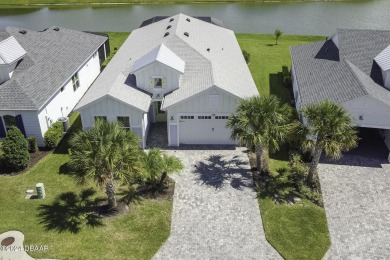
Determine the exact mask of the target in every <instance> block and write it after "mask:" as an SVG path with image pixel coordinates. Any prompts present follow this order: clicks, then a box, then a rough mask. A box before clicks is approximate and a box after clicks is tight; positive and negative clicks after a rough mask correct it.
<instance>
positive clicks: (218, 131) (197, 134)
mask: <svg viewBox="0 0 390 260" xmlns="http://www.w3.org/2000/svg"><path fill="white" fill-rule="evenodd" d="M237 101H238V98H237V97H235V96H233V95H231V94H229V93H227V92H225V91H223V90H221V89H219V88H216V87H214V88H212V89H209V90H206V91H205V92H202V93H201V94H199V95H197V96H194V97H193V98H190V99H188V100H185V101H183V102H181V103H179V104H177V105H175V106H172V107H169V108H168V109H167V113H168V122H169V124H178V128H175V129H173V128H171V127H169V128H168V136H169V137H170V138H169V145H170V146H174V145H175V144H176V143H177V140H175V138H172V134H176V132H175V133H170V131H171V130H175V131H177V130H178V132H179V133H178V135H179V140H178V142H179V143H184V142H183V140H185V142H186V143H189V144H190V143H192V144H234V142H233V141H231V140H230V131H229V130H228V129H226V127H225V124H226V120H223V119H215V115H217V116H230V115H231V114H232V113H234V112H235V111H236V109H237ZM181 115H191V116H194V117H196V119H192V120H193V121H192V120H181V119H180V116H181ZM199 115H207V116H211V118H212V119H209V120H210V121H208V120H198V119H197V116H199ZM183 131H186V133H183ZM180 138H182V139H183V140H180Z"/></svg>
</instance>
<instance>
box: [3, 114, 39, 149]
mask: <svg viewBox="0 0 390 260" xmlns="http://www.w3.org/2000/svg"><path fill="white" fill-rule="evenodd" d="M5 115H11V116H16V115H22V120H23V125H24V129H25V131H26V135H27V137H29V136H35V137H36V138H37V141H38V145H39V146H44V142H43V135H42V132H41V128H40V126H39V121H38V117H37V112H36V111H0V117H3V116H5ZM1 119H2V118H0V120H1ZM3 125H4V122H3Z"/></svg>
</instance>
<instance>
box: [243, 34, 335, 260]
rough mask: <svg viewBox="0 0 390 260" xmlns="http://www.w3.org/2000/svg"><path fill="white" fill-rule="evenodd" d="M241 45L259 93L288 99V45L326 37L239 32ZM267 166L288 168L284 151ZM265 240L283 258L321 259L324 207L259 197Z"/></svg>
mask: <svg viewBox="0 0 390 260" xmlns="http://www.w3.org/2000/svg"><path fill="white" fill-rule="evenodd" d="M237 38H238V42H239V44H240V46H241V48H242V49H245V50H246V51H248V52H249V53H250V54H251V61H250V64H249V69H250V70H251V72H252V76H253V78H254V80H255V82H256V85H257V88H258V90H259V92H260V94H261V95H269V94H273V95H276V96H278V97H279V98H281V99H282V100H283V101H285V102H288V101H289V100H290V94H289V90H288V89H287V88H286V87H284V86H283V85H282V75H281V71H282V65H288V66H289V68H291V58H290V52H289V46H292V45H297V44H301V43H309V42H312V41H319V40H323V39H325V37H317V36H292V35H283V36H282V37H281V38H280V39H279V41H278V45H274V43H275V40H274V39H275V37H274V36H273V35H249V34H238V35H237ZM270 168H271V171H272V174H273V176H275V178H276V179H278V177H279V178H281V176H279V173H278V172H283V171H286V170H288V156H287V151H281V152H280V153H278V154H276V155H271V160H270ZM259 206H260V209H261V215H262V219H263V224H264V229H265V234H266V237H267V240H268V241H269V242H270V243H271V245H272V246H274V247H275V249H276V250H277V251H278V252H279V253H280V254H281V255H282V256H283V257H284V258H285V259H299V260H301V259H302V260H303V259H321V258H322V257H323V256H324V254H325V253H326V251H327V250H328V248H329V246H330V238H329V231H328V225H327V221H326V215H325V210H324V209H323V208H320V207H318V206H316V205H315V204H313V203H311V202H310V201H307V200H303V201H302V204H299V205H298V204H295V205H293V206H289V205H287V204H281V205H276V204H275V203H274V202H273V201H272V198H271V197H270V196H264V197H262V198H260V199H259Z"/></svg>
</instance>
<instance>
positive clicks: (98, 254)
mask: <svg viewBox="0 0 390 260" xmlns="http://www.w3.org/2000/svg"><path fill="white" fill-rule="evenodd" d="M71 119H72V121H76V124H77V123H78V124H79V123H80V120H79V117H77V115H74V116H73V117H72V118H71ZM62 148H64V149H57V150H56V151H54V152H53V153H52V154H49V155H47V156H46V157H45V158H44V159H42V160H41V161H40V162H39V163H38V164H37V165H35V167H33V168H32V169H30V170H29V171H28V172H26V173H24V174H22V175H18V176H0V205H1V210H0V219H1V221H0V233H3V232H6V231H10V230H19V231H21V232H23V233H24V235H25V242H24V245H37V246H48V250H47V251H34V252H29V254H30V255H32V256H33V257H35V258H50V259H91V260H93V259H126V260H127V259H137V260H138V259H150V258H151V257H152V256H153V255H154V254H155V253H156V252H157V250H158V249H159V248H160V246H161V245H162V244H163V243H164V241H165V240H166V239H167V237H168V236H169V232H170V222H171V211H172V201H167V200H150V199H148V200H142V201H141V202H140V203H136V204H131V206H130V213H125V214H123V215H120V216H117V217H114V218H108V219H103V220H102V222H101V224H102V225H95V226H94V225H85V224H84V223H85V219H84V216H82V215H78V214H80V212H83V210H85V207H80V206H79V205H78V204H73V203H72V199H70V198H71V196H69V193H72V194H74V195H75V196H79V194H80V193H81V191H82V190H85V189H88V188H91V189H93V190H94V191H95V192H96V193H95V194H94V195H93V196H91V197H90V198H88V199H84V200H83V203H86V202H93V201H94V200H95V199H99V198H102V199H105V198H106V195H105V193H104V191H102V190H99V189H97V188H96V186H95V185H94V184H93V183H88V184H87V185H84V186H83V187H80V186H77V185H76V183H75V181H74V179H73V178H72V177H71V176H69V175H68V174H66V169H64V164H65V163H66V162H67V161H68V158H69V156H68V154H67V153H66V152H67V149H66V147H62ZM39 182H43V183H44V185H45V190H46V195H47V196H46V198H45V199H44V200H38V199H36V200H26V199H25V192H26V190H27V189H34V188H35V184H36V183H39ZM64 194H68V195H67V200H61V206H59V205H57V204H56V203H57V202H59V200H58V197H59V196H61V195H62V196H63V195H64ZM118 197H120V196H119V195H118ZM42 205H48V206H49V207H50V209H53V210H44V209H43V208H42ZM58 208H61V209H63V210H64V211H60V210H59V209H58ZM62 214H64V215H67V216H68V217H67V218H65V217H62V216H61V215H62ZM43 216H44V217H45V218H46V221H44V223H41V222H42V219H43ZM70 216H71V217H70ZM78 222H80V224H77V223H78ZM47 225H50V228H47V227H46V226H47Z"/></svg>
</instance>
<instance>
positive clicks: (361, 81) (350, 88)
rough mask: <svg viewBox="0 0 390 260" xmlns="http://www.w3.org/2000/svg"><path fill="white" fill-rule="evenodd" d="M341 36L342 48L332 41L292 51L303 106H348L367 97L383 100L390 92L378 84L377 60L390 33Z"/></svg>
mask: <svg viewBox="0 0 390 260" xmlns="http://www.w3.org/2000/svg"><path fill="white" fill-rule="evenodd" d="M337 33H338V38H339V49H337V47H336V46H335V45H334V44H333V42H332V40H330V39H329V40H327V41H320V42H315V43H309V44H301V45H298V46H293V47H291V48H290V51H291V56H292V61H293V66H294V69H295V74H296V78H297V83H298V85H299V93H300V97H301V102H302V105H303V106H305V105H307V104H310V103H317V102H320V101H322V100H325V99H329V100H333V101H336V102H339V103H344V102H347V101H349V100H353V99H356V98H359V97H362V96H366V95H370V96H372V97H374V98H376V99H380V100H381V101H383V100H382V99H383V98H382V97H387V95H388V93H389V91H388V90H386V89H385V88H384V87H383V86H380V85H378V84H377V83H378V82H380V80H377V81H374V80H376V74H377V71H376V66H377V65H376V64H375V63H374V58H375V57H376V56H377V55H378V54H379V53H381V52H382V51H383V50H384V49H385V48H386V47H387V46H389V45H390V31H377V30H347V29H339V30H337ZM373 79H374V80H373ZM380 96H382V97H381V98H380ZM389 100H390V99H389ZM387 103H388V102H387ZM387 103H386V104H387ZM388 104H389V105H390V103H388Z"/></svg>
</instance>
